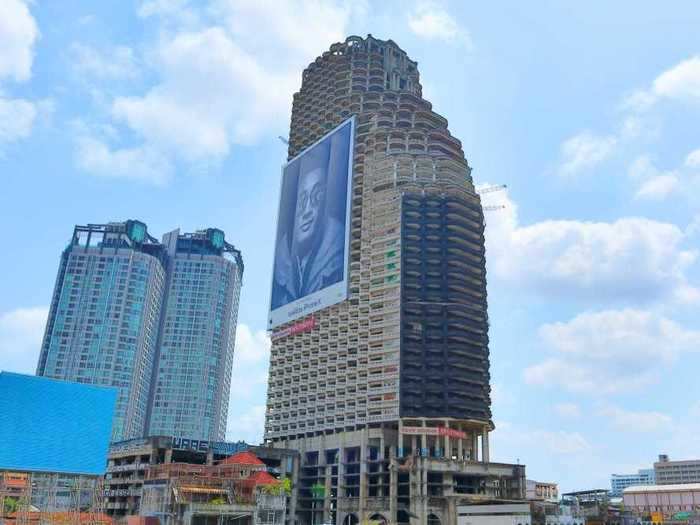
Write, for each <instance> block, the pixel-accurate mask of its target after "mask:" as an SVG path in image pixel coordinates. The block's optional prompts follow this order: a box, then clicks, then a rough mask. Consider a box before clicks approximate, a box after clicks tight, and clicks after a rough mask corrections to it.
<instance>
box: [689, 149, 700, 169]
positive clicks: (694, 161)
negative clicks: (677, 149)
mask: <svg viewBox="0 0 700 525" xmlns="http://www.w3.org/2000/svg"><path fill="white" fill-rule="evenodd" d="M685 165H686V166H687V167H689V168H700V149H696V150H695V151H691V152H690V153H688V156H687V157H686V158H685Z"/></svg>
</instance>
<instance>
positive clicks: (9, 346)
mask: <svg viewBox="0 0 700 525" xmlns="http://www.w3.org/2000/svg"><path fill="white" fill-rule="evenodd" d="M48 314H49V309H48V307H45V306H39V307H34V308H17V309H16V310H11V311H8V312H3V313H1V314H0V356H2V360H1V361H0V369H2V370H6V371H9V372H21V373H25V374H33V373H34V372H35V371H36V365H37V362H38V360H39V353H40V351H41V340H42V338H43V336H44V329H45V327H46V318H47V317H48Z"/></svg>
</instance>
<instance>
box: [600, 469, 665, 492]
mask: <svg viewBox="0 0 700 525" xmlns="http://www.w3.org/2000/svg"><path fill="white" fill-rule="evenodd" d="M654 484H656V475H655V474H654V469H653V468H647V469H640V470H639V471H637V473H636V474H613V475H612V476H611V477H610V485H611V489H612V490H611V491H610V495H611V496H614V497H622V492H623V491H624V490H625V489H626V488H627V487H633V486H636V485H654Z"/></svg>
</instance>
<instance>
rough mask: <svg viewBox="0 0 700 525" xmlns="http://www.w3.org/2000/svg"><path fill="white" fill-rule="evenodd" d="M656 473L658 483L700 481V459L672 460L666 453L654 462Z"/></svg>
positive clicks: (671, 483)
mask: <svg viewBox="0 0 700 525" xmlns="http://www.w3.org/2000/svg"><path fill="white" fill-rule="evenodd" d="M654 475H655V477H656V483H657V484H658V485H676V484H681V483H700V459H687V460H682V461H670V460H669V458H668V456H667V455H666V454H661V455H660V456H659V461H657V462H656V463H654Z"/></svg>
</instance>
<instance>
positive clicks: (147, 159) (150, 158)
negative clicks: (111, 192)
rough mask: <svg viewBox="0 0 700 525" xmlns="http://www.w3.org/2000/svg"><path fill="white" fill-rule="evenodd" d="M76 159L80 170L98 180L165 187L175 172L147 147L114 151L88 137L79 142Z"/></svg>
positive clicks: (79, 139) (166, 161) (81, 138)
mask: <svg viewBox="0 0 700 525" xmlns="http://www.w3.org/2000/svg"><path fill="white" fill-rule="evenodd" d="M75 156H76V163H77V164H78V167H80V168H81V169H82V170H84V171H85V172H87V173H89V174H91V175H95V176H97V177H106V178H124V179H132V180H138V181H142V182H147V183H149V184H155V185H162V184H164V183H165V182H167V180H168V179H169V178H170V175H171V172H172V166H171V165H170V162H169V161H168V160H167V158H165V157H164V156H163V155H162V154H161V153H160V152H158V151H157V150H154V149H152V148H149V147H148V146H138V147H134V148H122V149H116V150H113V149H111V148H110V147H109V146H108V145H107V144H105V143H104V142H102V141H101V140H99V139H97V138H94V137H91V136H88V135H81V136H78V137H77V138H76V151H75Z"/></svg>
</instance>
